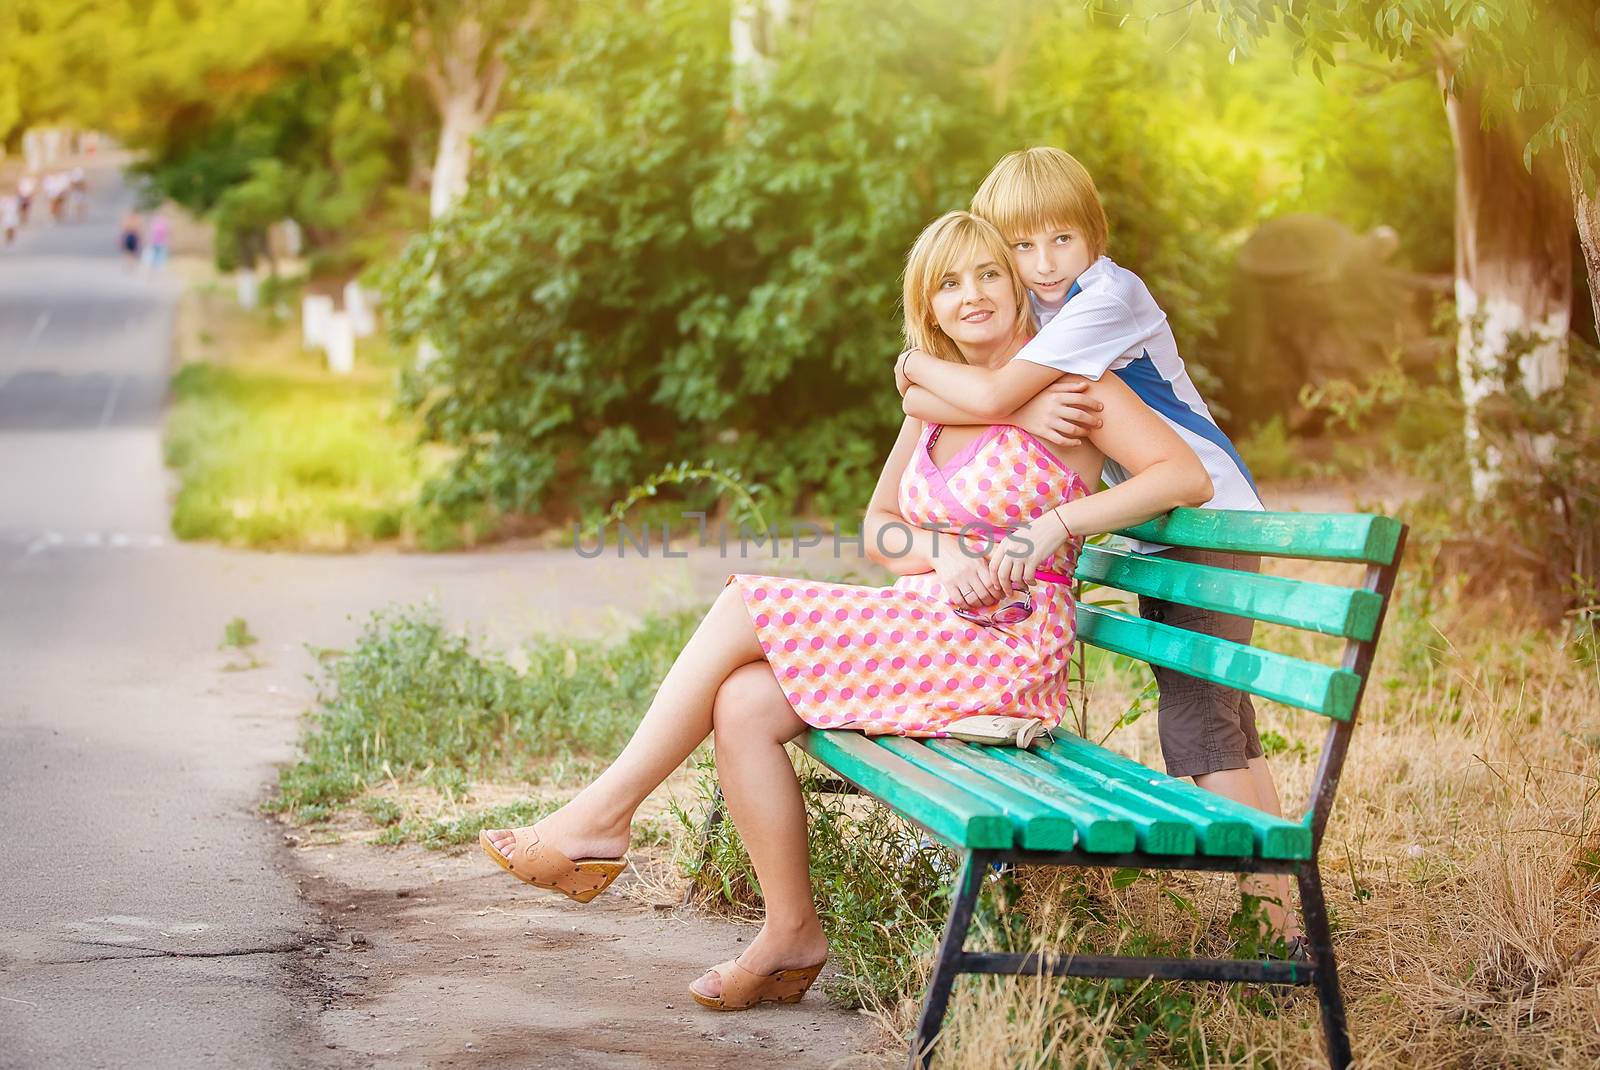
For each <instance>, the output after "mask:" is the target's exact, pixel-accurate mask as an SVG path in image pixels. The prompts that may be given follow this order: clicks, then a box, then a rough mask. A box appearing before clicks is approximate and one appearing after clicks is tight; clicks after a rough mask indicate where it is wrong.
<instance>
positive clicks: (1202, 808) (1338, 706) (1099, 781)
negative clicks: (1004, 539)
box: [708, 509, 1406, 1068]
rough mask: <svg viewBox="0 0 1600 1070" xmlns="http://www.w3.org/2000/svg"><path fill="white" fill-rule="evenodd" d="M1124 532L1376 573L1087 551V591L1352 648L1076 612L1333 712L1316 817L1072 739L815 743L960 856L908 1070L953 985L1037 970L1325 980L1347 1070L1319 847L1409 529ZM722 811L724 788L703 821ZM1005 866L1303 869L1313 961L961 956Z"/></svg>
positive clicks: (1331, 1027) (1221, 518)
mask: <svg viewBox="0 0 1600 1070" xmlns="http://www.w3.org/2000/svg"><path fill="white" fill-rule="evenodd" d="M1122 534H1125V535H1131V536H1134V537H1136V538H1139V539H1143V540H1146V541H1150V542H1158V543H1166V544H1169V545H1175V546H1190V547H1201V548H1205V549H1211V550H1221V551H1228V552H1237V553H1248V554H1262V555H1264V556H1271V557H1293V558H1310V559H1317V560H1327V561H1344V562H1359V563H1363V564H1365V565H1366V566H1367V569H1366V576H1365V581H1364V583H1363V584H1362V585H1361V586H1360V587H1340V586H1334V585H1329V584H1322V583H1312V582H1308V581H1303V580H1291V579H1284V578H1281V577H1274V576H1266V575H1257V574H1254V573H1247V572H1235V571H1232V570H1230V569H1219V568H1209V567H1205V566H1201V565H1192V564H1186V563H1182V562H1174V561H1166V560H1163V559H1162V558H1161V557H1160V556H1143V555H1139V554H1133V553H1127V552H1123V551H1119V550H1114V549H1109V548H1102V547H1096V546H1089V547H1086V548H1085V549H1084V552H1083V555H1082V558H1081V560H1080V561H1079V564H1078V569H1077V576H1078V578H1079V579H1081V580H1085V581H1089V582H1092V583H1096V584H1100V585H1103V586H1105V587H1110V588H1116V589H1118V590H1121V591H1125V592H1127V593H1129V594H1130V595H1134V594H1145V595H1153V596H1156V597H1160V598H1163V599H1167V600H1169V601H1172V602H1178V603H1183V604H1187V605H1192V606H1199V607H1202V608H1205V609H1211V610H1218V611H1222V612H1226V613H1234V614H1238V615H1241V616H1247V617H1253V618H1255V619H1256V620H1259V621H1268V622H1272V623H1275V624H1282V625H1288V626H1291V627H1294V628H1300V629H1305V630H1308V631H1312V632H1317V633H1321V634H1323V635H1331V636H1339V637H1342V638H1344V639H1345V645H1344V656H1343V659H1342V661H1341V663H1340V664H1339V665H1338V666H1337V667H1333V666H1328V665H1323V664H1319V663H1316V662H1312V661H1306V660H1302V659H1299V658H1294V657H1289V656H1286V655H1283V654H1277V653H1273V652H1270V651H1266V650H1261V649H1258V648H1256V647H1253V646H1246V645H1243V644H1238V643H1232V642H1228V641H1226V640H1222V639H1216V638H1212V637H1209V636H1203V635H1198V634H1196V633H1193V632H1188V631H1184V630H1182V629H1179V628H1174V627H1172V626H1170V625H1167V624H1161V623H1157V622H1154V621H1149V620H1144V619H1141V618H1140V617H1137V616H1130V615H1128V614H1126V613H1120V612H1116V611H1114V610H1111V609H1107V608H1104V607H1100V606H1092V605H1087V604H1080V605H1079V607H1078V636H1079V638H1080V639H1081V640H1082V641H1083V642H1085V643H1088V644H1089V645H1091V646H1096V647H1100V648H1102V649H1105V650H1108V651H1113V652H1116V653H1119V654H1124V655H1127V656H1129V657H1133V658H1138V659H1140V660H1142V661H1146V662H1149V663H1151V664H1155V665H1162V666H1166V667H1168V668H1172V669H1177V670H1179V671H1181V672H1185V673H1189V674H1191V675H1193V676H1197V677H1200V678H1202V679H1206V680H1212V681H1216V682H1218V683H1223V684H1227V685H1229V686H1231V687H1236V688H1239V689H1240V690H1243V691H1248V692H1250V693H1251V694H1253V695H1257V696H1259V697H1261V698H1265V699H1270V700H1272V701H1274V702H1280V703H1283V704H1285V705H1289V706H1295V707H1298V708H1300V709H1303V710H1310V711H1311V712H1313V713H1318V714H1321V715H1323V716H1324V717H1327V718H1328V719H1329V721H1330V725H1329V728H1328V732H1327V736H1326V741H1325V742H1324V744H1323V748H1322V757H1321V761H1320V763H1319V765H1318V768H1317V774H1316V780H1315V782H1314V784H1313V786H1312V798H1311V806H1310V809H1309V810H1308V811H1307V812H1306V814H1305V816H1304V818H1303V819H1302V820H1300V821H1290V820H1286V819H1282V818H1275V817H1271V816H1269V815H1267V814H1265V813H1262V812H1261V811H1258V810H1254V809H1251V808H1249V807H1246V806H1242V805H1240V804H1238V803H1234V802H1230V801H1229V800H1227V799H1224V798H1222V797H1221V796H1218V795H1213V794H1211V793H1210V792H1207V791H1203V790H1201V789H1200V788H1197V787H1195V786H1194V785H1192V784H1191V783H1189V782H1188V781H1187V780H1175V779H1173V778H1171V777H1169V776H1167V775H1166V774H1164V773H1159V772H1156V771H1154V770H1152V769H1150V768H1149V767H1147V766H1144V765H1141V764H1139V763H1137V762H1134V761H1131V760H1129V759H1128V758H1125V757H1123V756H1121V755H1119V754H1117V753H1115V752H1114V751H1111V750H1107V749H1106V748H1104V747H1099V746H1096V745H1095V744H1093V743H1089V742H1087V741H1085V740H1083V739H1079V738H1077V737H1075V736H1072V735H1071V734H1069V733H1066V732H1062V731H1058V732H1057V733H1056V737H1057V738H1056V739H1055V741H1054V742H1053V743H1047V744H1043V745H1037V746H1035V747H1034V748H1033V749H1032V750H1030V751H1018V750H1015V749H1011V748H1000V747H995V748H986V747H980V746H974V745H968V744H964V743H959V742H956V741H954V740H929V741H919V740H910V739H903V738H899V737H881V738H877V739H868V738H867V737H865V736H863V735H860V734H858V733H855V732H848V731H827V730H816V729H814V730H811V731H809V732H807V733H806V734H805V735H803V736H801V737H800V738H799V739H798V740H796V743H797V744H798V745H799V746H800V747H801V749H803V750H805V751H806V753H808V754H810V755H811V756H812V757H813V758H815V759H816V760H817V761H818V762H820V763H822V764H823V765H824V766H827V767H828V768H829V769H831V770H833V772H835V773H836V774H838V776H839V777H841V778H843V781H845V782H847V784H846V785H844V786H848V785H853V786H854V788H855V789H858V790H859V791H861V792H863V793H866V794H869V795H872V796H873V797H875V798H876V799H878V800H879V801H881V802H882V803H884V804H885V805H887V806H889V807H891V808H892V809H894V810H895V811H896V812H897V813H899V814H900V815H902V816H903V817H905V818H907V819H909V820H911V821H913V822H915V823H916V824H918V825H920V826H921V827H922V828H924V829H926V830H927V831H928V833H930V834H931V835H932V836H933V837H935V838H936V839H938V840H940V841H942V842H943V843H945V844H947V845H948V846H950V847H953V848H955V849H957V850H958V851H961V852H962V856H963V857H962V862H961V866H960V869H959V871H958V873H957V875H956V878H955V881H956V884H955V889H954V892H955V894H954V895H953V896H952V897H951V906H950V914H949V919H948V921H947V923H946V927H945V931H944V937H943V939H942V941H941V943H940V946H939V950H938V955H937V959H936V962H935V967H934V971H933V976H932V979H931V980H930V982H929V985H928V991H927V994H926V996H925V997H924V1000H923V1004H922V1010H921V1013H920V1015H919V1017H918V1020H917V1029H916V1040H915V1043H914V1045H913V1047H912V1051H911V1062H912V1064H913V1065H916V1066H928V1065H931V1062H932V1050H933V1044H934V1042H935V1040H936V1039H937V1037H938V1035H939V1030H940V1028H941V1026H942V1024H943V1021H944V1015H945V1008H946V1005H947V1004H948V1002H949V999H950V990H951V987H952V985H953V984H954V982H955V978H956V977H957V976H958V975H959V974H963V973H988V974H1025V975H1030V976H1036V975H1039V974H1041V973H1042V974H1050V975H1054V976H1066V977H1131V978H1144V977H1150V978H1174V979H1187V980H1205V981H1248V982H1262V983H1276V984H1294V985H1315V986H1316V988H1317V994H1318V997H1319V1000H1320V1002H1321V1007H1322V1023H1323V1032H1324V1038H1325V1042H1326V1046H1327V1053H1328V1061H1329V1063H1330V1064H1331V1065H1332V1066H1334V1067H1340V1068H1342V1067H1345V1066H1348V1065H1349V1063H1350V1059H1351V1054H1350V1041H1349V1037H1348V1035H1347V1033H1346V1029H1345V1013H1344V999H1343V996H1342V994H1341V993H1340V989H1339V977H1338V972H1337V968H1336V966H1335V964H1334V956H1333V947H1332V942H1331V938H1330V935H1329V930H1328V913H1327V906H1326V903H1325V902H1324V899H1323V892H1322V879H1321V875H1320V873H1319V871H1318V866H1317V850H1318V848H1319V847H1320V845H1321V843H1322V836H1323V830H1324V828H1325V827H1326V825H1327V822H1328V814H1329V811H1330V810H1331V809H1332V808H1333V799H1334V792H1335V791H1336V789H1337V788H1338V785H1339V774H1340V771H1341V770H1342V768H1343V766H1344V759H1345V752H1346V750H1347V749H1348V747H1349V745H1350V733H1351V730H1352V729H1353V728H1354V725H1355V719H1356V711H1357V709H1358V707H1359V706H1360V703H1361V695H1362V692H1363V690H1364V689H1365V687H1366V682H1367V675H1368V672H1369V671H1370V669H1371V667H1372V659H1373V653H1374V650H1375V649H1376V647H1377V643H1378V636H1379V632H1380V630H1381V628H1382V624H1383V617H1384V613H1385V610H1386V608H1387V604H1388V600H1389V594H1390V591H1391V590H1392V588H1393V586H1394V578H1395V572H1396V570H1397V569H1398V567H1399V562H1400V555H1401V551H1402V549H1403V547H1404V544H1405V537H1406V528H1405V525H1403V524H1401V523H1400V522H1399V521H1398V520H1395V519H1393V518H1390V517H1386V516H1370V515H1356V514H1309V513H1263V512H1232V511H1223V510H1210V509H1179V510H1175V511H1174V512H1172V513H1171V514H1169V515H1168V516H1166V517H1163V518H1161V519H1160V520H1156V521H1152V522H1150V523H1148V524H1143V525H1141V526H1139V527H1138V528H1134V529H1130V530H1128V531H1126V532H1123V533H1122ZM720 819H721V809H720V795H719V798H718V805H716V806H714V807H713V812H712V815H711V817H710V818H708V828H709V825H710V824H711V823H713V822H715V821H719V820H720ZM997 862H998V863H1004V864H1020V865H1046V866H1099V867H1116V868H1123V867H1132V868H1139V869H1185V870H1215V871H1222V872H1235V873H1287V874H1293V875H1294V876H1295V878H1296V879H1297V881H1298V882H1299V887H1300V908H1301V912H1302V916H1303V918H1304V921H1305V928H1306V934H1307V938H1308V942H1309V943H1310V945H1311V949H1312V955H1313V958H1314V961H1313V963H1310V964H1307V963H1303V962H1292V961H1271V960H1264V961H1258V960H1242V959H1178V958H1138V957H1128V956H1110V955H1105V956H1102V955H1071V956H1064V955H1059V954H1055V953H1044V954H1038V953H1035V954H1001V953H995V952H981V951H968V950H966V946H965V945H966V936H967V929H968V927H969V925H970V924H971V921H972V912H973V907H974V904H975V903H976V901H977V897H978V894H979V892H980V891H981V889H982V883H983V882H982V877H983V874H984V873H985V872H987V871H988V869H989V867H990V866H991V864H993V863H997Z"/></svg>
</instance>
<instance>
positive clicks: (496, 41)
mask: <svg viewBox="0 0 1600 1070" xmlns="http://www.w3.org/2000/svg"><path fill="white" fill-rule="evenodd" d="M406 8H407V14H408V17H409V20H410V28H411V39H412V42H413V44H414V46H415V49H416V55H417V57H418V59H419V60H420V61H421V62H420V64H419V66H418V70H417V73H418V77H420V78H421V79H422V82H423V84H424V85H426V86H427V89H428V95H429V99H430V100H432V102H433V106H434V110H435V111H436V112H437V114H438V117H439V146H438V151H437V153H436V154H435V156H434V164H433V179H432V184H431V190H430V193H429V198H428V207H429V211H430V214H431V215H432V216H433V218H434V219H438V218H439V217H440V216H442V215H444V214H445V212H447V211H449V210H450V208H451V206H453V205H454V204H455V203H456V201H458V200H460V199H461V195H462V194H463V193H465V192H466V189H467V169H468V167H469V166H470V165H471V161H472V138H473V136H474V135H475V134H477V133H478V131H480V130H482V129H483V127H484V124H486V123H487V122H488V121H489V120H490V118H492V117H493V116H494V113H495V110H496V109H497V108H498V107H499V106H500V93H501V90H502V89H503V88H504V86H505V81H506V59H505V56H504V54H503V51H502V50H503V48H504V46H505V44H506V42H507V40H508V39H509V38H513V37H515V36H516V35H518V34H521V33H524V32H526V31H528V30H530V29H532V28H533V27H534V26H536V25H538V24H539V23H540V22H541V21H542V20H544V19H545V18H547V13H546V10H545V5H544V4H543V3H542V2H540V0H467V2H459V0H409V3H407V5H406Z"/></svg>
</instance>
